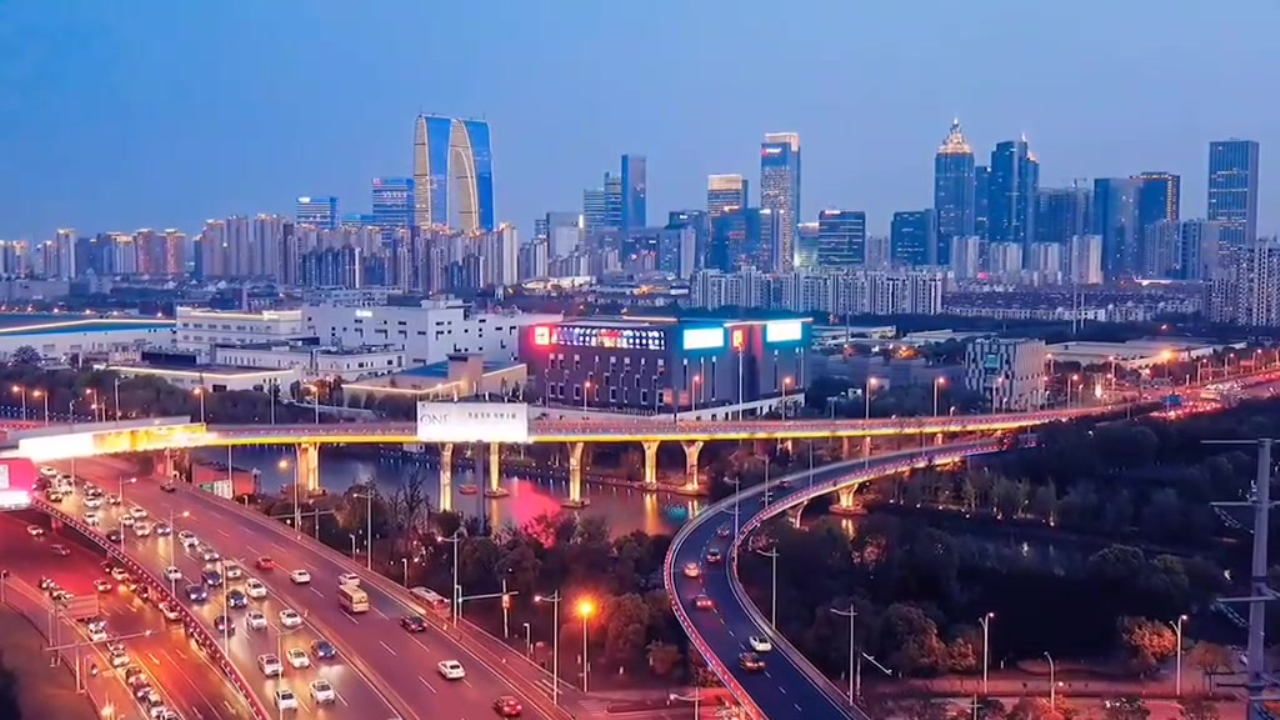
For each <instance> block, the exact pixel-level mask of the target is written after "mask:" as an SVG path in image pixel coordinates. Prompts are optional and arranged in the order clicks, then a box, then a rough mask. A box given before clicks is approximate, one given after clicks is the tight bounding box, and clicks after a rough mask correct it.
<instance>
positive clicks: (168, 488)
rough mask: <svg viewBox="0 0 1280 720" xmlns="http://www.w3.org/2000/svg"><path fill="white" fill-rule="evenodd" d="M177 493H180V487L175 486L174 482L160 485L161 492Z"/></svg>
mask: <svg viewBox="0 0 1280 720" xmlns="http://www.w3.org/2000/svg"><path fill="white" fill-rule="evenodd" d="M177 491H178V486H177V485H174V484H173V483H172V482H164V483H160V492H167V493H171V492H177Z"/></svg>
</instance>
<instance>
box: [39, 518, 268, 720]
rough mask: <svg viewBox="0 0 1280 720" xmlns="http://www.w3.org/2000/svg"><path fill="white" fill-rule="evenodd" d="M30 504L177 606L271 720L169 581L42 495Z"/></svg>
mask: <svg viewBox="0 0 1280 720" xmlns="http://www.w3.org/2000/svg"><path fill="white" fill-rule="evenodd" d="M32 507H34V508H35V509H37V510H39V511H41V512H43V513H45V514H46V515H48V516H49V517H51V518H53V519H55V520H57V521H59V522H61V523H62V524H63V525H66V526H67V527H69V528H71V529H73V530H75V531H77V532H79V533H80V534H82V535H84V536H85V537H87V538H89V539H90V540H92V541H93V542H94V544H96V545H98V546H99V547H101V548H102V549H103V550H105V551H106V552H107V554H108V555H110V556H111V557H112V558H113V559H115V560H116V561H117V562H119V563H120V564H121V565H123V566H124V568H125V569H126V570H128V571H129V572H130V573H132V574H133V576H134V577H136V578H138V579H140V580H143V581H145V582H146V583H147V585H148V586H149V587H150V592H151V593H153V594H158V595H160V596H162V597H164V598H165V599H166V600H168V601H169V602H170V603H171V604H172V605H173V606H174V607H176V608H178V610H179V612H180V613H181V614H182V617H183V622H182V625H183V627H184V628H185V629H186V632H187V634H188V635H189V636H191V637H192V638H193V639H194V640H195V641H196V644H197V645H198V646H200V648H201V649H203V650H204V651H205V653H206V654H208V655H209V656H210V658H211V659H212V660H213V661H214V663H213V664H214V666H215V667H217V668H218V669H219V670H220V671H222V674H223V677H225V678H226V679H227V681H228V682H230V683H231V686H232V687H233V688H234V689H235V691H236V692H237V693H238V694H239V695H240V696H241V698H243V699H244V701H245V704H246V705H247V706H248V707H249V711H250V712H251V713H252V714H253V717H254V718H255V719H256V720H272V718H273V717H274V716H273V715H272V714H271V713H270V712H269V711H268V710H267V708H266V706H265V705H263V703H262V701H261V700H259V699H258V696H257V695H256V694H255V693H254V691H253V688H252V686H250V685H249V682H248V680H246V679H245V677H244V675H242V674H241V673H240V671H239V670H238V669H237V668H236V666H235V665H234V664H233V663H232V662H231V659H230V658H228V657H227V656H226V654H225V653H223V652H222V648H221V647H220V646H219V645H218V641H217V639H216V638H214V637H213V635H212V634H211V633H210V632H209V630H208V629H207V628H205V626H204V624H203V623H202V622H200V619H199V618H197V617H196V616H195V614H194V613H192V612H191V610H190V609H188V608H187V606H186V605H184V604H183V603H182V602H180V601H179V600H178V599H177V598H176V597H174V596H173V594H172V593H171V592H169V584H168V583H167V582H163V581H161V580H160V578H159V576H157V575H155V574H153V573H152V572H151V571H150V570H148V569H147V568H145V567H143V566H142V565H141V564H140V563H138V562H136V561H135V560H134V559H133V558H131V557H129V556H128V555H127V554H126V553H125V552H124V551H123V550H122V549H121V548H120V547H119V546H118V545H117V544H115V543H113V542H111V541H110V540H108V539H107V538H106V537H105V536H103V535H102V534H101V533H99V532H98V531H97V529H95V528H93V527H92V526H90V525H88V524H87V523H84V522H82V521H81V520H80V519H78V518H76V517H73V516H71V515H69V514H68V513H65V512H63V511H62V510H61V509H59V508H57V507H55V506H53V505H51V504H50V503H48V502H46V501H45V500H44V499H43V498H34V499H33V500H32Z"/></svg>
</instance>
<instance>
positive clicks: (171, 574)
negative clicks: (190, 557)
mask: <svg viewBox="0 0 1280 720" xmlns="http://www.w3.org/2000/svg"><path fill="white" fill-rule="evenodd" d="M164 579H165V580H181V579H182V571H181V570H179V569H178V566H177V565H170V566H169V567H167V568H165V569H164Z"/></svg>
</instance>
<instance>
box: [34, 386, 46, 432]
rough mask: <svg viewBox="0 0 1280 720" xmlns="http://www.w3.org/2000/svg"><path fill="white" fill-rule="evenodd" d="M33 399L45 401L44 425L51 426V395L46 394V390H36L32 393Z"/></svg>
mask: <svg viewBox="0 0 1280 720" xmlns="http://www.w3.org/2000/svg"><path fill="white" fill-rule="evenodd" d="M31 397H38V398H43V399H44V424H45V425H48V424H49V393H47V392H45V391H44V390H39V389H36V390H32V391H31Z"/></svg>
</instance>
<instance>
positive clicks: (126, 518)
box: [120, 515, 133, 527]
mask: <svg viewBox="0 0 1280 720" xmlns="http://www.w3.org/2000/svg"><path fill="white" fill-rule="evenodd" d="M120 524H121V525H123V526H124V527H132V526H133V516H132V515H121V516H120Z"/></svg>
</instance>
